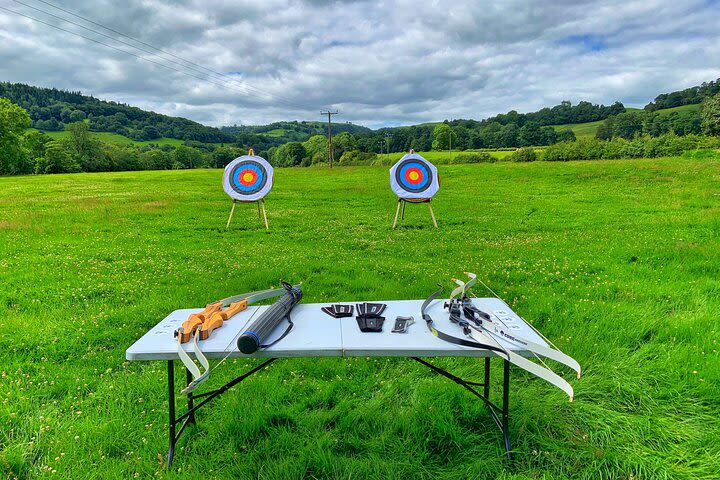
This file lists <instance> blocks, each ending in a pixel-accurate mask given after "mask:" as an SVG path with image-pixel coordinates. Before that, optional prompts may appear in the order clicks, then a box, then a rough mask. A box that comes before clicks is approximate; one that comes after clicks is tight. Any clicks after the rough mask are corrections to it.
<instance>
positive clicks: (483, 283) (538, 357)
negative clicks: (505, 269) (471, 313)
mask: <svg viewBox="0 0 720 480" xmlns="http://www.w3.org/2000/svg"><path fill="white" fill-rule="evenodd" d="M478 281H479V282H480V283H481V284H482V285H483V286H484V287H485V288H487V289H488V290H490V292H491V293H492V294H493V295H495V297H496V298H497V299H498V300H501V301H502V302H503V303H504V304H505V305H507V302H506V301H505V300H503V299H502V298H500V297H499V296H498V295H497V294H496V293H495V292H494V291H493V290H492V289H491V288H490V287H488V286H487V285H485V282H483V281H482V280H480V279H478ZM470 295H471V296H472V297H473V298H479V297H478V296H477V295H475V294H474V293H472V292H470ZM516 315H517V313H516ZM493 317H495V318H497V319H498V321H499V322H500V323H501V324H503V326H505V328H509V327H508V326H507V324H506V323H505V322H503V321H502V319H500V317H498V316H497V315H495V314H493ZM518 317H520V315H518ZM520 318H521V319H522V320H523V321H524V322H525V323H526V324H527V325H528V326H529V327H530V328H532V329H533V330H535V328H534V327H533V326H532V325H530V323H528V321H527V320H525V319H524V318H523V317H520ZM535 331H536V332H537V330H535ZM537 333H539V334H540V332H537ZM540 335H541V336H542V337H543V338H545V337H544V336H543V335H542V334H540ZM489 336H492V335H489ZM494 340H495V339H494ZM496 341H497V340H496ZM546 341H547V342H548V344H550V345H552V342H550V341H549V340H546ZM552 347H553V348H555V349H556V350H557V349H558V348H557V347H556V346H555V345H552ZM528 351H529V352H530V353H532V354H533V356H534V357H535V358H536V359H537V360H538V361H539V362H540V363H541V364H542V366H543V367H545V368H547V369H548V370H550V371H551V372H552V371H553V370H552V369H551V368H550V367H548V365H547V363H545V360H543V359H542V357H541V356H540V355H538V354H537V353H535V352H533V351H532V350H528Z"/></svg>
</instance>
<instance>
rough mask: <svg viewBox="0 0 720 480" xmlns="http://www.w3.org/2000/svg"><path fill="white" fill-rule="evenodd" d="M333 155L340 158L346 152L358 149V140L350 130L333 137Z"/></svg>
mask: <svg viewBox="0 0 720 480" xmlns="http://www.w3.org/2000/svg"><path fill="white" fill-rule="evenodd" d="M332 143H333V157H334V158H335V159H339V158H340V157H342V156H343V154H344V153H345V152H350V151H352V150H357V142H356V141H355V137H353V136H352V135H351V134H349V133H348V132H342V133H340V134H339V135H337V136H335V137H333V142H332Z"/></svg>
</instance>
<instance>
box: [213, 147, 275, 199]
mask: <svg viewBox="0 0 720 480" xmlns="http://www.w3.org/2000/svg"><path fill="white" fill-rule="evenodd" d="M272 182H273V168H272V165H270V163H268V161H267V160H265V159H264V158H262V157H257V156H254V155H253V156H251V155H243V156H242V157H239V158H236V159H235V160H233V161H232V162H230V163H229V164H228V165H227V167H225V172H224V173H223V190H225V193H227V194H228V195H230V197H231V198H233V199H234V200H239V201H243V202H254V201H256V200H260V199H261V198H263V197H264V196H265V195H267V194H268V193H269V192H270V189H272Z"/></svg>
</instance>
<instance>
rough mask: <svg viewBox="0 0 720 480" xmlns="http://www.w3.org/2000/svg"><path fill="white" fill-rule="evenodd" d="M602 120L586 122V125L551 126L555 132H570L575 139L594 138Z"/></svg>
mask: <svg viewBox="0 0 720 480" xmlns="http://www.w3.org/2000/svg"><path fill="white" fill-rule="evenodd" d="M603 122H604V120H598V121H597V122H586V123H571V124H568V125H552V127H553V128H554V129H555V130H556V131H558V132H559V131H561V130H572V131H573V133H574V134H575V137H576V138H578V139H580V138H595V133H596V132H597V129H598V127H599V126H600V124H602V123H603Z"/></svg>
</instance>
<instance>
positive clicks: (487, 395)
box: [483, 357, 490, 399]
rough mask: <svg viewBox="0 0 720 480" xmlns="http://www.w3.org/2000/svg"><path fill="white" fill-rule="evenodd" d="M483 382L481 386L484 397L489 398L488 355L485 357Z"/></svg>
mask: <svg viewBox="0 0 720 480" xmlns="http://www.w3.org/2000/svg"><path fill="white" fill-rule="evenodd" d="M483 383H484V384H485V385H484V387H483V393H484V394H485V398H487V399H490V357H485V379H484V380H483Z"/></svg>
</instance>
